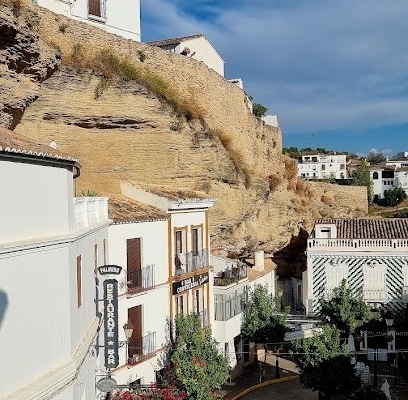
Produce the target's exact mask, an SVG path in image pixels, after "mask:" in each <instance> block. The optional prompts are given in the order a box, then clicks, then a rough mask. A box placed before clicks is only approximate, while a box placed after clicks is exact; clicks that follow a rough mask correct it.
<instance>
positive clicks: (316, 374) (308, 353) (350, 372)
mask: <svg viewBox="0 0 408 400" xmlns="http://www.w3.org/2000/svg"><path fill="white" fill-rule="evenodd" d="M321 329H322V331H321V333H320V334H317V335H315V336H313V337H310V338H306V339H300V340H295V341H293V342H292V350H291V352H292V355H293V358H294V360H295V362H296V365H297V367H298V369H299V374H300V382H301V383H302V384H303V385H304V386H305V387H307V388H310V389H312V390H315V391H316V390H317V391H319V393H320V394H322V395H323V398H329V397H330V396H331V395H334V394H345V393H346V394H347V393H350V392H351V391H352V390H354V389H357V388H358V387H359V386H360V384H361V381H360V379H359V378H358V377H357V376H356V374H355V372H354V368H353V366H352V365H351V363H350V359H349V356H348V355H347V346H346V345H342V344H341V340H340V332H339V330H338V329H337V328H336V327H334V326H332V325H324V326H323V327H322V328H321Z"/></svg>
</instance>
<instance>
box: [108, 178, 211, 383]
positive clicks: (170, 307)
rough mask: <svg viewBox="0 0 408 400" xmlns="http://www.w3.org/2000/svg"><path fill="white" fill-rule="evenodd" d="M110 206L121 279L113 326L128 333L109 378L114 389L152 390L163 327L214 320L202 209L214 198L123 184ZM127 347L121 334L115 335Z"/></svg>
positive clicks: (165, 335)
mask: <svg viewBox="0 0 408 400" xmlns="http://www.w3.org/2000/svg"><path fill="white" fill-rule="evenodd" d="M122 192H123V196H122V197H120V198H115V197H114V198H112V199H111V200H110V206H109V210H110V211H109V213H110V216H111V217H112V219H113V221H114V222H113V224H112V225H111V226H110V228H109V253H110V262H111V263H112V264H114V265H115V264H116V265H119V266H122V267H124V270H123V271H122V274H121V275H120V276H119V326H120V327H121V326H123V325H124V324H125V323H127V321H130V322H131V324H132V325H133V327H134V331H133V334H132V337H131V338H130V341H129V343H128V345H127V346H123V347H122V348H121V351H120V355H119V365H118V367H117V368H116V369H115V370H113V371H112V377H114V378H115V379H116V380H117V382H118V383H119V384H125V385H127V384H130V383H133V384H150V383H152V382H155V381H156V373H159V371H160V370H161V369H162V368H163V366H164V362H165V360H163V350H164V349H165V346H166V345H167V344H168V343H169V335H170V331H169V321H172V320H173V319H174V316H175V315H177V314H178V313H180V312H184V313H195V314H197V315H199V316H200V317H201V320H202V325H203V326H209V325H210V324H211V323H213V321H214V311H213V307H212V304H213V298H212V281H213V278H212V272H211V271H210V258H209V256H210V254H209V228H208V209H209V208H210V207H212V205H213V204H214V199H208V198H206V197H205V196H200V195H199V194H198V193H196V192H185V191H183V190H174V189H166V188H164V187H154V186H143V188H141V187H135V186H131V185H126V184H124V185H122ZM119 333H120V335H121V337H120V340H121V341H125V335H124V332H123V331H122V332H119Z"/></svg>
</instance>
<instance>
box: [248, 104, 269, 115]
mask: <svg viewBox="0 0 408 400" xmlns="http://www.w3.org/2000/svg"><path fill="white" fill-rule="evenodd" d="M267 111H268V109H267V108H266V107H265V106H263V105H262V104H259V103H253V104H252V113H253V114H254V115H256V116H257V117H259V118H261V117H264V116H265V115H266V112H267Z"/></svg>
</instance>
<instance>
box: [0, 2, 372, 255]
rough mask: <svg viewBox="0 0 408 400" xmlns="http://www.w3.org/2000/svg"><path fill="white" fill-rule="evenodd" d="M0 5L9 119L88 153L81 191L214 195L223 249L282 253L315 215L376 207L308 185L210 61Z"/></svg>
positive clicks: (2, 91)
mask: <svg viewBox="0 0 408 400" xmlns="http://www.w3.org/2000/svg"><path fill="white" fill-rule="evenodd" d="M0 1H2V3H3V7H1V9H0V38H1V39H0V41H1V47H0V49H1V50H0V71H1V74H0V124H1V125H3V126H5V127H9V128H11V129H14V130H15V131H17V132H18V133H20V134H23V135H25V136H28V137H29V138H31V139H34V140H36V141H38V142H41V143H45V144H50V143H51V142H52V141H54V142H55V143H56V144H57V146H58V149H59V150H62V151H64V152H66V153H68V154H72V155H75V156H77V157H79V159H80V161H81V165H82V171H81V176H80V178H78V179H77V183H76V190H77V191H78V192H80V191H83V190H94V191H97V192H99V193H101V194H104V195H108V196H109V195H119V194H121V185H123V184H129V183H131V184H134V185H138V184H155V185H162V186H166V187H171V188H174V189H178V188H183V189H189V190H197V191H202V192H205V193H207V194H208V197H211V198H217V199H218V201H217V202H216V205H215V207H214V208H213V209H212V210H211V212H210V225H211V231H210V234H211V243H212V248H213V251H214V252H217V253H219V254H228V253H239V254H244V253H248V252H251V251H253V250H254V249H264V250H265V251H266V253H267V254H270V255H272V254H273V253H274V252H276V251H277V250H280V249H282V248H284V247H285V246H286V245H287V244H288V243H289V242H290V241H291V239H292V238H293V237H297V235H298V234H299V230H300V229H301V228H303V229H305V230H309V231H310V229H311V227H312V225H313V222H314V220H315V218H319V217H354V216H358V215H364V214H365V212H366V211H367V201H366V193H365V189H364V188H359V187H353V188H351V187H340V186H333V185H329V184H323V183H321V184H310V183H307V182H304V181H301V180H298V179H297V178H296V174H297V163H296V161H295V160H293V159H290V158H289V157H287V156H284V155H282V132H281V131H280V130H279V129H278V128H275V127H271V126H267V125H265V124H264V123H263V122H262V121H261V120H260V119H258V118H256V117H255V116H254V115H253V114H252V113H251V112H250V110H249V107H248V104H247V97H246V95H245V93H244V92H243V91H242V90H241V89H240V88H238V87H237V86H235V85H234V84H232V83H230V82H228V81H227V80H226V79H224V78H223V77H221V76H219V75H218V74H217V73H216V72H214V71H213V70H211V69H209V68H208V67H207V66H206V65H205V64H203V63H202V62H199V61H196V60H194V59H191V58H189V57H183V56H181V55H178V54H174V53H170V52H165V51H163V50H161V49H159V48H155V47H151V46H148V45H144V44H142V43H137V42H133V41H130V40H126V39H122V38H120V37H118V36H115V35H111V34H108V33H106V32H104V31H103V30H101V29H98V28H95V27H92V26H90V25H88V24H85V23H80V22H76V21H73V20H70V19H67V18H65V17H63V16H61V15H56V14H53V13H52V12H49V11H47V10H45V9H42V8H39V7H37V6H34V5H32V4H31V1H26V2H25V1H24V0H22V1H21V2H13V1H11V0H0ZM16 4H18V6H17V8H16Z"/></svg>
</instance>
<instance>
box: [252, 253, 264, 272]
mask: <svg viewBox="0 0 408 400" xmlns="http://www.w3.org/2000/svg"><path fill="white" fill-rule="evenodd" d="M254 259H255V265H254V267H253V270H254V271H258V272H261V271H263V270H264V267H265V257H264V251H263V250H256V251H255V254H254Z"/></svg>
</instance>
